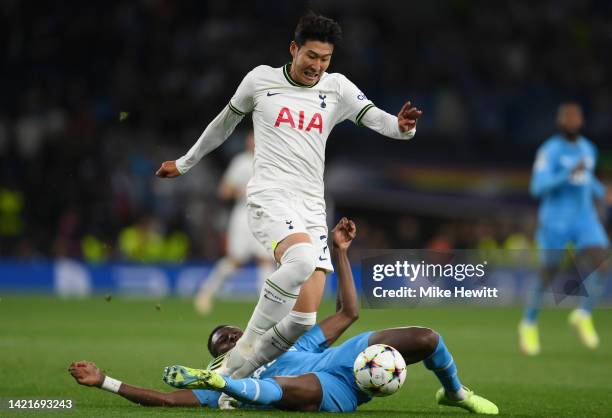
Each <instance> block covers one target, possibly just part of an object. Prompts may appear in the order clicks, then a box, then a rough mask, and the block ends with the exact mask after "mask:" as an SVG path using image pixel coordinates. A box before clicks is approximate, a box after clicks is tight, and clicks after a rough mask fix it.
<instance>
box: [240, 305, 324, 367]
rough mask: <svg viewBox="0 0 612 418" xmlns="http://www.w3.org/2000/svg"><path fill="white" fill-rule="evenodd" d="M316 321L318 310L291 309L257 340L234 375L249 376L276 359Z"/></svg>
mask: <svg viewBox="0 0 612 418" xmlns="http://www.w3.org/2000/svg"><path fill="white" fill-rule="evenodd" d="M316 323H317V313H316V312H297V311H291V312H290V313H289V315H287V316H286V317H284V318H283V319H282V320H281V321H280V322H279V323H278V324H276V325H274V326H273V327H272V328H271V329H269V330H268V331H267V332H266V333H265V334H264V335H263V336H262V337H261V338H260V339H259V340H258V341H257V343H256V344H255V346H254V347H253V351H252V352H251V354H250V355H249V356H248V357H246V360H247V361H245V362H244V365H243V366H242V367H241V368H240V369H238V370H236V371H235V372H234V374H232V377H234V378H242V377H246V376H249V375H250V374H251V373H253V372H254V371H255V370H256V369H257V368H258V367H260V366H261V365H263V364H266V363H268V362H270V361H272V360H274V359H275V358H277V357H278V356H280V355H281V354H283V353H284V352H286V351H287V350H289V348H290V347H291V346H292V345H293V344H294V343H295V341H296V340H297V339H298V338H300V336H302V334H304V333H305V332H307V331H308V330H309V329H310V328H312V327H313V326H314V325H315V324H316Z"/></svg>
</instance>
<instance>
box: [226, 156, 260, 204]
mask: <svg viewBox="0 0 612 418" xmlns="http://www.w3.org/2000/svg"><path fill="white" fill-rule="evenodd" d="M251 177H253V153H251V152H248V151H244V152H241V153H240V154H238V155H236V156H235V157H234V158H232V161H231V162H230V164H229V166H228V167H227V170H225V173H224V174H223V179H222V180H221V182H222V183H226V184H229V185H230V186H232V187H233V188H234V189H236V190H238V191H239V193H240V198H239V199H237V200H236V205H241V206H245V205H246V201H245V196H246V188H247V184H248V183H249V180H251Z"/></svg>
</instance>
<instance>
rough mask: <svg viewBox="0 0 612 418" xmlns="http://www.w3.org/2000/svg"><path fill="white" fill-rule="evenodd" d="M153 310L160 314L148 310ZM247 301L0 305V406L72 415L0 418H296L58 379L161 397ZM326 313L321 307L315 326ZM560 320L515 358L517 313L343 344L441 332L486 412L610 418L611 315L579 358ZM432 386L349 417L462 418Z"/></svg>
mask: <svg viewBox="0 0 612 418" xmlns="http://www.w3.org/2000/svg"><path fill="white" fill-rule="evenodd" d="M158 304H159V305H158ZM252 308H253V303H252V302H224V303H219V304H218V305H217V309H216V310H215V312H214V314H213V315H212V316H209V317H206V318H201V317H198V316H196V314H195V313H194V311H193V310H192V307H191V301H189V300H181V299H166V300H161V301H142V300H140V301H134V300H126V299H118V298H115V299H113V300H112V301H110V302H107V301H105V300H104V298H103V297H95V298H91V299H87V300H59V299H55V298H51V297H43V296H39V297H33V296H12V295H3V296H2V299H1V300H0V398H3V399H4V400H6V399H7V398H25V397H34V398H47V399H57V398H69V399H72V400H73V401H74V402H75V408H74V409H73V410H71V411H62V412H44V411H26V412H15V413H13V412H11V411H8V410H6V409H4V410H0V416H13V415H14V416H17V415H19V416H35V417H41V416H53V417H59V416H87V417H106V416H113V417H125V416H139V417H140V416H158V415H160V416H161V415H164V416H180V417H184V416H191V415H193V416H196V415H197V416H202V415H206V416H209V415H210V416H213V415H214V416H217V415H223V416H244V417H255V416H270V415H274V416H280V415H290V416H302V415H307V414H298V413H285V412H265V413H262V412H256V411H233V412H228V411H222V412H220V411H211V410H203V409H198V408H193V409H187V408H180V409H172V408H145V407H140V406H138V405H135V404H132V403H130V402H128V401H127V400H124V399H123V398H121V397H119V396H117V395H112V394H109V393H106V392H104V391H101V390H98V389H92V388H85V387H81V386H78V385H77V384H76V383H75V382H74V381H73V379H72V377H71V376H70V375H69V374H68V372H67V371H66V370H67V367H68V365H69V363H70V362H72V361H74V360H91V361H94V362H96V363H97V364H98V366H100V367H101V368H102V369H104V370H105V371H106V372H107V373H108V374H109V375H111V376H113V377H115V378H117V379H120V380H122V381H125V382H128V383H131V384H134V385H139V386H146V387H152V388H157V389H161V390H166V389H169V388H167V387H166V386H165V385H164V383H163V382H162V381H161V373H162V368H163V367H164V366H166V365H170V364H176V363H179V364H186V365H193V366H198V365H204V364H205V363H206V362H207V361H208V360H209V355H208V353H207V352H206V351H205V343H206V337H207V335H208V331H209V330H210V329H211V328H212V327H213V325H215V324H218V323H230V324H238V325H244V323H245V322H246V320H247V319H248V316H249V314H250V312H251V310H252ZM331 311H332V304H331V303H326V304H324V306H323V307H322V309H321V311H320V313H319V318H323V317H324V316H325V315H327V314H329V313H330V312H331ZM567 314H568V311H567V310H561V309H551V310H546V311H545V312H544V313H543V315H542V320H541V338H542V347H543V353H542V354H541V355H540V356H539V357H537V358H526V357H524V356H522V355H521V354H519V352H518V349H517V343H516V325H517V321H518V318H519V316H520V311H519V309H515V308H508V309H506V308H503V309H502V308H499V309H472V308H470V309H467V308H465V309H463V308H458V307H455V308H446V309H434V308H417V309H406V310H395V311H388V310H387V311H384V310H364V311H362V313H361V318H360V319H359V321H358V322H357V323H356V324H355V325H354V326H353V327H352V329H350V330H349V331H348V332H347V333H346V337H348V336H351V335H354V334H356V333H359V332H362V331H365V330H372V329H381V328H387V327H392V326H400V325H423V326H429V327H431V328H434V329H436V330H437V331H438V332H440V333H441V334H442V335H443V336H444V338H445V340H446V343H447V345H448V346H449V348H450V349H451V351H452V353H453V355H454V358H455V361H456V362H457V365H458V367H459V373H460V376H461V378H462V381H463V383H464V384H465V385H467V386H469V387H471V388H473V389H474V390H475V391H476V392H477V393H479V394H482V395H484V396H485V397H487V398H489V399H491V400H492V401H494V402H496V403H497V405H498V406H499V408H500V411H501V413H502V414H503V415H507V416H547V417H560V416H575V417H585V416H612V401H611V398H612V396H611V395H612V327H610V324H612V310H610V309H602V310H599V311H598V312H597V315H596V324H597V325H598V328H599V331H600V336H601V339H602V345H601V347H600V348H599V349H598V350H596V351H588V350H587V349H585V348H583V347H582V346H581V345H580V343H579V341H578V339H577V337H576V335H574V332H573V330H571V329H570V328H569V327H568V326H567V322H566V319H567ZM438 387H439V385H438V383H437V381H436V379H435V377H434V376H433V374H431V373H430V372H428V371H427V370H426V369H425V368H424V367H423V366H422V365H420V364H417V365H413V366H410V367H409V368H408V377H407V380H406V383H405V385H404V387H403V388H402V390H401V391H400V392H399V393H397V394H395V395H394V396H391V397H388V398H383V399H376V400H374V401H372V402H370V403H368V404H366V405H363V406H362V407H361V408H360V409H359V410H358V411H357V412H356V413H354V414H352V416H368V417H396V416H409V415H412V416H447V415H462V414H465V412H464V411H463V410H455V409H453V408H441V407H438V406H437V405H436V404H435V402H434V399H433V397H434V392H435V391H436V389H437V388H438Z"/></svg>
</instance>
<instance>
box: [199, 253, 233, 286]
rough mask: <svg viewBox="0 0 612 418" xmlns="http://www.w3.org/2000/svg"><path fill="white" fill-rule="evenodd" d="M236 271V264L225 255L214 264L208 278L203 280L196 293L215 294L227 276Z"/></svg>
mask: <svg viewBox="0 0 612 418" xmlns="http://www.w3.org/2000/svg"><path fill="white" fill-rule="evenodd" d="M235 271H236V266H235V265H234V263H232V262H231V261H230V260H229V259H228V258H227V257H224V258H222V259H221V260H219V261H218V262H217V264H215V267H214V268H213V271H212V272H211V273H210V276H209V277H208V280H206V281H205V282H204V284H203V285H202V287H201V288H200V291H199V292H198V293H209V294H213V295H214V294H216V293H217V292H218V291H219V289H220V288H221V286H222V285H223V283H224V282H225V281H226V280H227V278H228V277H230V276H231V275H232V273H234V272H235Z"/></svg>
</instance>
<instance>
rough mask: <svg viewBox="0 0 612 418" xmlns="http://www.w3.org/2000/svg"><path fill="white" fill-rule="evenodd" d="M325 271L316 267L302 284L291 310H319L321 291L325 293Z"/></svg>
mask: <svg viewBox="0 0 612 418" xmlns="http://www.w3.org/2000/svg"><path fill="white" fill-rule="evenodd" d="M325 280H326V273H325V271H323V270H321V269H316V270H315V271H314V272H313V273H312V274H311V275H310V277H309V278H308V279H307V280H306V281H305V282H304V284H302V287H301V288H300V293H299V295H298V298H297V300H296V301H295V305H294V306H293V310H294V311H297V312H316V311H318V310H319V305H320V304H321V299H322V298H323V293H325Z"/></svg>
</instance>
